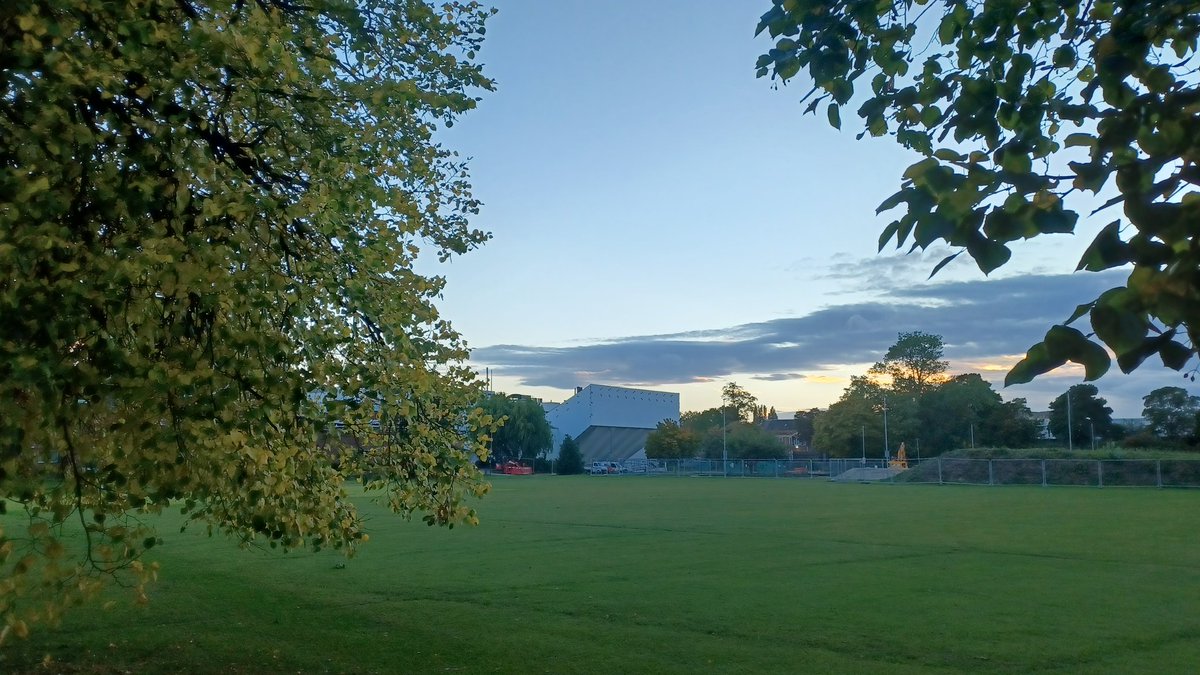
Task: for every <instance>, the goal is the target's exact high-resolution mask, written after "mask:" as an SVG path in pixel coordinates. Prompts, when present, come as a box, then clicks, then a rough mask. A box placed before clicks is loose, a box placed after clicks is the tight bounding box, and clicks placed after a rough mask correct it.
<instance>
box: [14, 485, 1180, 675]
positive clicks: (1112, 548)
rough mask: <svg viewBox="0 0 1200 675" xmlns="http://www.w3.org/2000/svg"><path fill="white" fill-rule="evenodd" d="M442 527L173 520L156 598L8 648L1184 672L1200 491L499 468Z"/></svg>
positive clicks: (488, 668)
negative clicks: (312, 531) (283, 537)
mask: <svg viewBox="0 0 1200 675" xmlns="http://www.w3.org/2000/svg"><path fill="white" fill-rule="evenodd" d="M495 486H496V489H495V491H494V494H493V495H492V496H490V497H489V498H488V499H486V500H485V501H484V502H483V503H482V505H481V515H482V517H483V524H482V525H480V526H479V527H477V528H468V529H455V530H453V531H449V532H448V531H445V530H431V529H429V528H427V527H425V526H424V525H422V524H419V523H411V524H409V523H402V522H399V521H397V520H395V519H392V518H389V517H387V516H386V515H385V514H384V513H383V512H382V511H381V510H379V509H378V508H376V507H373V506H367V507H366V511H367V513H368V515H370V516H371V518H372V520H371V525H372V527H371V542H370V543H369V544H368V545H367V546H365V547H364V549H363V551H362V553H361V554H360V555H359V556H358V557H356V558H355V559H353V560H351V561H349V562H348V563H347V564H346V565H345V567H344V568H341V567H339V566H340V564H341V563H342V562H344V561H343V559H342V558H340V557H338V556H337V555H336V554H333V553H329V554H325V553H322V554H307V553H301V554H295V553H291V554H287V555H284V554H279V553H275V552H242V551H237V550H236V547H235V546H234V545H233V544H232V543H230V542H228V541H226V540H223V539H209V538H207V537H204V536H203V535H200V534H190V533H185V534H183V535H179V534H174V533H173V532H174V530H177V529H178V528H177V525H178V523H177V521H175V520H173V519H170V518H167V519H164V520H165V522H164V523H163V527H162V531H163V532H164V533H165V537H166V543H165V544H163V545H162V546H160V547H157V548H155V549H154V551H153V553H154V554H155V556H156V558H157V559H158V560H160V561H161V562H162V565H163V575H162V578H163V581H161V582H160V583H159V584H157V586H155V587H154V588H152V590H151V596H152V600H151V604H150V605H149V606H148V607H145V608H142V607H134V606H132V605H130V604H129V603H128V602H127V598H125V596H122V595H118V596H116V597H118V598H119V599H121V602H120V603H118V606H117V607H116V608H115V609H113V610H109V611H104V610H101V609H100V608H98V607H88V608H83V609H80V610H77V611H76V613H75V614H73V615H72V616H71V617H70V618H69V620H68V621H67V622H66V623H65V624H64V625H63V626H62V627H61V629H58V630H54V631H41V632H37V633H35V635H34V636H33V637H32V638H30V640H28V641H24V642H17V643H15V644H13V645H11V646H9V647H6V648H5V649H4V652H3V658H4V661H3V662H0V671H3V672H42V668H41V666H40V665H39V663H40V662H41V661H42V659H43V657H44V656H46V655H48V656H49V657H50V659H51V661H52V666H51V668H50V672H87V673H95V672H126V671H129V672H134V673H177V672H245V673H260V672H293V673H294V672H305V673H319V672H344V673H435V672H436V673H444V672H455V673H497V672H499V673H533V672H544V673H635V672H637V673H696V672H723V673H765V672H821V673H825V672H841V673H862V672H872V673H919V672H963V671H971V672H977V673H1010V672H1028V671H1032V670H1039V671H1049V672H1063V673H1068V672H1070V673H1077V672H1091V673H1095V672H1133V671H1140V672H1184V671H1187V670H1190V669H1192V668H1193V667H1194V666H1195V664H1196V663H1200V613H1197V612H1196V611H1195V608H1196V606H1197V605H1198V603H1200V577H1198V576H1197V574H1196V571H1197V569H1198V568H1200V546H1198V545H1197V538H1196V533H1197V532H1200V508H1198V507H1200V492H1195V491H1167V492H1164V491H1157V490H1116V491H1114V490H1107V491H1105V490H1087V491H1080V490H1044V489H1041V488H1014V489H1008V490H990V489H977V488H949V489H948V488H938V487H921V486H913V487H911V488H906V489H902V490H901V489H884V488H880V487H878V486H866V485H835V484H830V483H827V482H823V481H821V482H819V481H811V482H810V481H782V480H780V481H775V480H750V479H729V480H723V479H703V478H635V477H596V478H589V477H582V476H581V477H533V478H524V477H511V478H506V477H497V478H496V481H495Z"/></svg>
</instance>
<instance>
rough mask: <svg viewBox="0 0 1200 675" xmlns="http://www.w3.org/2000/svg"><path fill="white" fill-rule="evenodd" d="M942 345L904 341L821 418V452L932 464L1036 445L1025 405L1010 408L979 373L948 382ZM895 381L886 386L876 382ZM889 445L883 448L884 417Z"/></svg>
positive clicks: (922, 338) (922, 339) (912, 337)
mask: <svg viewBox="0 0 1200 675" xmlns="http://www.w3.org/2000/svg"><path fill="white" fill-rule="evenodd" d="M941 356H942V338H941V336H939V335H932V334H929V333H921V332H914V333H901V334H900V335H899V337H898V339H897V341H896V343H895V344H894V345H892V347H891V348H890V349H888V351H887V355H886V356H885V357H884V360H883V361H881V362H880V363H878V364H876V365H875V366H873V367H872V368H871V371H870V374H869V375H867V376H855V377H851V378H850V385H849V386H847V387H846V389H845V390H844V391H843V392H842V396H841V398H840V399H838V401H837V402H836V403H834V404H833V405H831V406H829V410H827V411H825V412H824V413H822V414H821V415H819V416H817V417H816V421H815V433H814V436H813V445H814V447H815V448H816V449H817V450H819V451H821V452H827V453H829V454H831V455H836V456H857V455H859V454H860V453H865V454H867V455H870V456H872V457H877V456H881V455H883V454H884V453H883V451H884V449H885V448H886V450H887V451H888V452H895V451H896V450H897V449H898V448H899V445H900V443H902V442H903V443H907V444H908V451H909V453H913V454H915V453H920V454H923V455H925V456H930V455H937V454H941V453H943V452H946V451H948V450H954V449H956V448H964V447H967V446H968V445H969V444H970V443H971V442H972V441H974V442H976V443H977V444H979V445H990V446H992V447H1024V446H1026V445H1028V444H1030V443H1032V442H1033V441H1034V440H1036V438H1037V425H1036V423H1035V422H1034V420H1033V417H1032V414H1031V413H1030V411H1029V408H1028V407H1027V406H1026V405H1025V400H1024V399H1020V398H1017V399H1013V400H1012V401H1003V400H1002V399H1001V398H1000V395H999V394H997V393H996V392H995V391H994V390H993V389H992V385H991V384H989V383H988V382H987V381H985V380H984V379H983V378H982V377H980V376H979V375H978V374H976V373H966V374H963V375H956V376H954V377H947V376H946V375H945V372H946V370H947V368H948V364H947V363H946V362H945V361H942V360H941ZM879 374H885V375H889V376H890V377H889V378H888V379H887V380H884V381H880V380H877V379H875V378H874V377H872V376H871V375H879ZM885 407H886V410H887V433H886V436H887V443H886V445H885V443H884V436H885V432H884V409H885Z"/></svg>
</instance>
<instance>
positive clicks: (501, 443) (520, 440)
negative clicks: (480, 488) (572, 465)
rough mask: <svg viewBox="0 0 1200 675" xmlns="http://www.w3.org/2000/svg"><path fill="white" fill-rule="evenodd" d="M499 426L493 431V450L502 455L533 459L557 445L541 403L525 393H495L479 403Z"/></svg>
mask: <svg viewBox="0 0 1200 675" xmlns="http://www.w3.org/2000/svg"><path fill="white" fill-rule="evenodd" d="M480 407H481V408H482V409H483V410H484V411H485V412H487V414H488V415H489V416H490V417H491V418H492V419H494V420H497V421H499V422H500V428H498V429H496V430H495V431H493V432H492V433H491V454H493V455H495V456H496V457H499V458H517V459H532V458H534V457H541V456H543V455H545V454H546V453H547V452H549V451H550V450H551V449H552V448H553V447H554V437H553V433H552V432H551V430H550V422H548V421H547V420H546V411H545V409H544V408H542V404H541V403H538V402H537V401H535V400H533V399H531V398H529V397H526V396H505V395H504V394H493V395H490V396H487V397H486V398H484V400H483V403H482V404H481V406H480Z"/></svg>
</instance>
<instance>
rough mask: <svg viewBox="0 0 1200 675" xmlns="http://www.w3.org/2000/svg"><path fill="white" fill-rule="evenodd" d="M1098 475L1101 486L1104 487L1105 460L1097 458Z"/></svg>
mask: <svg viewBox="0 0 1200 675" xmlns="http://www.w3.org/2000/svg"><path fill="white" fill-rule="evenodd" d="M1096 477H1097V478H1099V479H1100V487H1104V461H1103V460H1099V459H1098V460H1096Z"/></svg>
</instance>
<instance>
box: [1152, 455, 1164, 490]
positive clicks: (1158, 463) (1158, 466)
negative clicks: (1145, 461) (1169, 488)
mask: <svg viewBox="0 0 1200 675" xmlns="http://www.w3.org/2000/svg"><path fill="white" fill-rule="evenodd" d="M1154 465H1155V466H1154V472H1155V474H1157V475H1158V487H1162V460H1161V459H1159V460H1155V462H1154Z"/></svg>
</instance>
